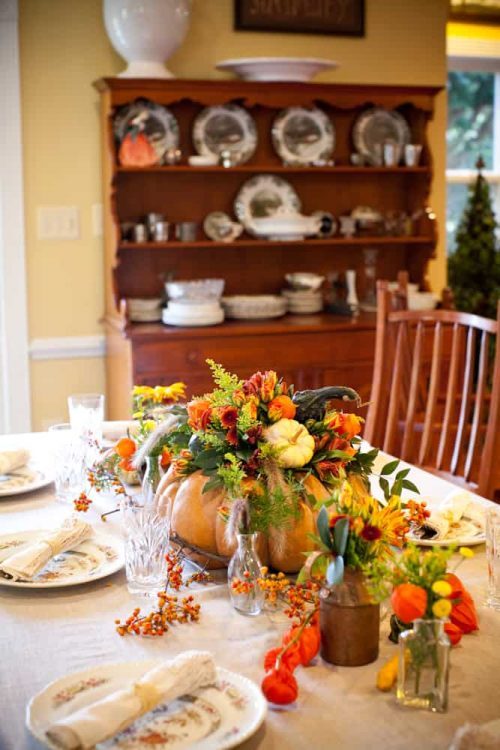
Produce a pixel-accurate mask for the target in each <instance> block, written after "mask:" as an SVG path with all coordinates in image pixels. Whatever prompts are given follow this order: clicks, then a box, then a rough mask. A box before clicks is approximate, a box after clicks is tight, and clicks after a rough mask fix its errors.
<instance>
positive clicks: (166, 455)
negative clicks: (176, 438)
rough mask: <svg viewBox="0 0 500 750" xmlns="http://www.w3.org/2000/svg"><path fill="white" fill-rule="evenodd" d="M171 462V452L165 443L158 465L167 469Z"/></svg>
mask: <svg viewBox="0 0 500 750" xmlns="http://www.w3.org/2000/svg"><path fill="white" fill-rule="evenodd" d="M171 463H172V454H171V453H170V451H169V449H168V448H167V446H166V445H165V446H164V447H163V449H162V452H161V458H160V466H161V468H162V469H168V467H169V466H170V464H171Z"/></svg>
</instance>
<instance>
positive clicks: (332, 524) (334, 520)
mask: <svg viewBox="0 0 500 750" xmlns="http://www.w3.org/2000/svg"><path fill="white" fill-rule="evenodd" d="M341 518H349V516H348V515H347V514H346V513H339V514H338V515H337V516H332V517H331V518H330V523H329V526H330V528H331V529H334V528H335V526H336V524H337V521H340V519H341ZM350 525H351V520H350V519H349V526H350Z"/></svg>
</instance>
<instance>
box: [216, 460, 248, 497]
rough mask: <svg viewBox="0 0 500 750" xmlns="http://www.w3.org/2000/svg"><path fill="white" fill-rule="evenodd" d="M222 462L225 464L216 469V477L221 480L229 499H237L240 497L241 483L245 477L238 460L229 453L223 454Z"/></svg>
mask: <svg viewBox="0 0 500 750" xmlns="http://www.w3.org/2000/svg"><path fill="white" fill-rule="evenodd" d="M224 461H225V463H223V464H221V465H220V466H219V468H218V469H217V476H218V477H220V479H221V480H222V483H223V484H224V487H225V488H226V490H227V491H228V493H229V496H230V497H239V496H240V495H241V483H242V481H243V480H244V479H245V476H246V475H245V472H244V471H243V469H242V468H241V465H240V462H239V461H238V459H237V458H236V457H235V456H233V455H232V454H231V453H226V454H225V456H224Z"/></svg>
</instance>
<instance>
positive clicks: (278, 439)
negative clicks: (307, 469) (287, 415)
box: [264, 419, 314, 469]
mask: <svg viewBox="0 0 500 750" xmlns="http://www.w3.org/2000/svg"><path fill="white" fill-rule="evenodd" d="M264 438H265V440H266V442H268V443H269V444H270V445H272V446H274V447H275V448H277V449H278V451H279V455H278V463H279V465H280V466H282V467H283V468H284V469H300V467H301V466H305V465H306V464H307V463H308V462H309V461H310V460H311V458H312V457H313V453H314V438H313V437H312V435H310V434H309V433H308V431H307V429H306V428H305V427H304V425H303V424H300V422H297V421H296V420H295V419H280V420H279V421H278V422H275V423H274V424H273V425H271V426H270V427H268V428H267V429H266V430H265V431H264Z"/></svg>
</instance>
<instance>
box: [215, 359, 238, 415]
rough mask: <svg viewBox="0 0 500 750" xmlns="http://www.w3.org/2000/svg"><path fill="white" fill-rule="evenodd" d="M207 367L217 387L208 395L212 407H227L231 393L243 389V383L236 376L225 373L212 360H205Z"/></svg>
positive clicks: (225, 371)
mask: <svg viewBox="0 0 500 750" xmlns="http://www.w3.org/2000/svg"><path fill="white" fill-rule="evenodd" d="M207 365H208V366H209V367H210V369H211V370H212V377H213V379H214V383H215V385H216V386H217V388H216V389H215V390H214V391H212V392H211V394H210V401H211V402H212V406H227V405H228V403H231V397H232V395H233V393H234V392H235V391H238V390H241V388H242V387H243V381H242V380H240V379H239V378H238V376H237V375H233V374H232V373H230V372H227V370H225V369H224V367H222V365H219V364H217V362H214V360H213V359H207Z"/></svg>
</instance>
